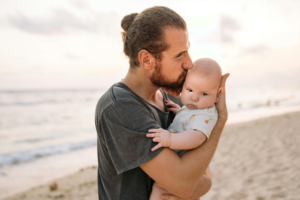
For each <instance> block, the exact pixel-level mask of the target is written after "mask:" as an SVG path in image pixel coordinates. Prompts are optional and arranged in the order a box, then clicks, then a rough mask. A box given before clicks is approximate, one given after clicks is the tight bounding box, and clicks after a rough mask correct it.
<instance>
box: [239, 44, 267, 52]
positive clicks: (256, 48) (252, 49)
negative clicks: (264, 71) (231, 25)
mask: <svg viewBox="0 0 300 200" xmlns="http://www.w3.org/2000/svg"><path fill="white" fill-rule="evenodd" d="M268 50H270V48H269V47H268V46H267V45H264V44H258V45H254V46H251V47H247V48H243V50H242V53H241V54H262V53H265V52H266V51H268Z"/></svg>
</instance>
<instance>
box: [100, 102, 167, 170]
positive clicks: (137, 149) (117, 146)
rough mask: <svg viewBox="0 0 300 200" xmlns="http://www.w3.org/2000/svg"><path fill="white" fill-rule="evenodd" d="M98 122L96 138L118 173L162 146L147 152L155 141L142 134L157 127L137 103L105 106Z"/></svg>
mask: <svg viewBox="0 0 300 200" xmlns="http://www.w3.org/2000/svg"><path fill="white" fill-rule="evenodd" d="M98 124H99V125H98V127H97V128H98V129H99V130H100V132H101V133H100V136H99V137H102V138H99V139H100V140H102V145H105V146H106V148H107V150H108V153H109V155H110V157H111V159H112V162H113V164H114V166H115V168H116V170H117V173H118V174H120V173H122V172H124V171H128V170H130V169H133V168H136V167H138V166H140V165H142V164H144V163H146V162H147V161H149V160H151V159H152V158H153V157H155V156H156V155H157V154H158V153H160V152H161V151H162V150H163V149H164V148H160V149H158V150H156V151H154V152H153V151H151V148H152V147H154V146H155V145H156V143H154V142H152V138H147V137H146V134H147V133H148V130H149V129H152V128H160V126H159V124H158V123H157V122H156V121H155V119H154V116H153V115H152V113H151V112H149V110H147V108H145V107H144V106H143V105H141V104H139V103H137V102H134V101H115V102H114V103H112V104H111V105H110V106H109V107H107V108H106V109H105V111H104V112H103V114H102V116H101V118H100V121H99V122H98Z"/></svg>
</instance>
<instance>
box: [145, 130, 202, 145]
mask: <svg viewBox="0 0 300 200" xmlns="http://www.w3.org/2000/svg"><path fill="white" fill-rule="evenodd" d="M147 137H153V142H158V144H157V145H156V146H155V147H153V148H152V149H151V151H155V150H156V149H158V148H160V147H169V148H170V149H174V150H175V149H176V150H188V149H194V148H196V147H198V146H200V145H201V144H203V143H204V142H205V141H206V135H205V134H204V133H202V132H201V131H199V130H188V131H183V132H181V133H170V132H169V131H168V130H164V129H162V128H160V129H150V130H149V133H148V134H147Z"/></svg>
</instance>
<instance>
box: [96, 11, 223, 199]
mask: <svg viewBox="0 0 300 200" xmlns="http://www.w3.org/2000/svg"><path fill="white" fill-rule="evenodd" d="M121 26H122V28H123V29H124V32H123V33H122V34H123V35H122V36H123V42H124V53H125V55H127V56H128V57H129V63H130V68H129V71H128V73H127V75H126V76H125V78H124V79H123V80H122V82H120V83H117V84H115V85H113V86H112V87H111V88H110V89H109V90H108V91H107V92H106V93H105V94H104V95H103V96H102V97H101V98H100V100H99V102H98V104H97V108H96V116H95V123H96V128H97V133H98V163H99V167H98V193H99V199H101V200H105V199H125V200H126V199H129V200H134V199H138V200H144V199H145V200H146V199H148V198H149V196H150V193H151V188H152V184H153V180H155V181H156V182H157V183H159V184H160V186H161V187H162V188H164V189H166V190H167V191H169V192H170V193H172V194H174V195H165V196H164V197H162V198H164V199H180V198H189V199H196V198H198V197H200V196H202V195H204V194H205V193H206V192H207V191H208V190H209V189H210V187H211V176H210V171H209V168H208V165H209V163H210V161H211V159H212V157H213V154H214V152H215V150H216V147H217V144H218V141H219V138H220V136H221V133H222V130H223V128H224V125H225V122H226V120H227V109H226V105H225V90H224V86H225V81H226V78H227V77H228V75H225V76H224V77H223V78H222V83H221V87H223V90H222V91H223V92H222V94H221V96H220V101H219V103H218V104H217V109H218V113H219V118H218V122H217V124H216V126H215V128H214V129H213V131H212V133H211V137H210V139H209V140H208V141H207V142H206V143H205V144H203V145H201V146H200V147H198V148H196V149H194V150H190V151H187V152H185V153H184V154H183V155H182V156H181V157H179V156H178V155H177V154H176V153H175V152H174V151H173V150H170V149H168V148H160V149H158V150H156V151H154V152H152V151H151V148H152V147H154V146H155V145H156V144H155V143H154V142H152V140H151V139H150V138H147V137H146V134H147V132H148V130H149V129H155V128H164V129H166V128H167V127H168V126H169V125H170V123H171V122H172V120H173V118H174V115H172V112H168V109H167V107H166V106H165V100H166V99H168V98H170V99H171V100H172V101H174V102H175V103H178V104H180V100H179V99H176V98H175V97H173V96H171V95H169V94H167V93H165V92H164V91H163V90H161V89H160V88H164V89H165V90H167V91H170V92H171V93H173V94H178V91H180V90H181V87H182V84H183V81H184V78H185V75H186V72H187V70H188V69H191V68H192V60H191V58H190V56H189V53H188V50H189V46H190V44H189V40H188V32H187V28H186V23H185V21H184V20H183V19H182V18H181V17H180V16H179V15H178V14H177V13H175V12H174V11H173V10H171V9H169V8H166V7H152V8H149V9H146V10H144V11H143V12H142V13H140V14H137V13H134V14H130V15H127V16H125V17H124V18H123V20H122V23H121Z"/></svg>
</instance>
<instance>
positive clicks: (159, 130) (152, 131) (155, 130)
mask: <svg viewBox="0 0 300 200" xmlns="http://www.w3.org/2000/svg"><path fill="white" fill-rule="evenodd" d="M162 130H163V129H162V128H157V129H149V130H148V132H149V133H160V132H161V131H162Z"/></svg>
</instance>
